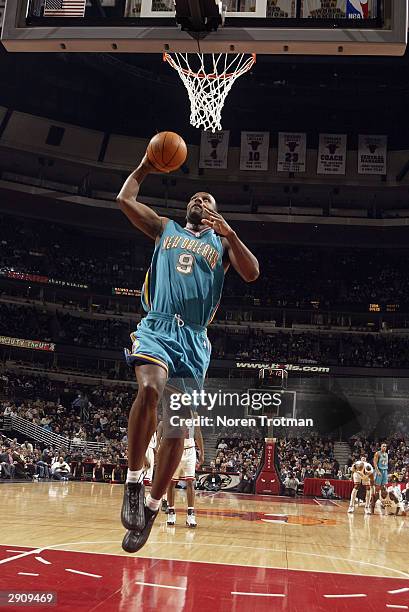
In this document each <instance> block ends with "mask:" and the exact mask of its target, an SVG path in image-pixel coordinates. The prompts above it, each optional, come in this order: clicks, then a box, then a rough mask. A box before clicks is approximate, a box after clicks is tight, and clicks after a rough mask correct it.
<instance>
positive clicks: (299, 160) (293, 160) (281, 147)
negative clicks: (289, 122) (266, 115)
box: [277, 132, 307, 172]
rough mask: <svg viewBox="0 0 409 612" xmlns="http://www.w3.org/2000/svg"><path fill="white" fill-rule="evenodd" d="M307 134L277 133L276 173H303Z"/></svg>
mask: <svg viewBox="0 0 409 612" xmlns="http://www.w3.org/2000/svg"><path fill="white" fill-rule="evenodd" d="M306 156H307V134H301V133H300V134H294V133H287V132H279V134H278V160H277V170H278V172H305V160H306Z"/></svg>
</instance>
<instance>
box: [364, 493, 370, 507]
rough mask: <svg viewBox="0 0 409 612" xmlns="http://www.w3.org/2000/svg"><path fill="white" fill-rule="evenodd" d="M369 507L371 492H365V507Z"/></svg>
mask: <svg viewBox="0 0 409 612" xmlns="http://www.w3.org/2000/svg"><path fill="white" fill-rule="evenodd" d="M370 505H371V492H370V491H367V492H366V497H365V507H366V508H369V507H370Z"/></svg>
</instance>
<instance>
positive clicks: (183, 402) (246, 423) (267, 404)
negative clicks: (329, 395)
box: [169, 389, 314, 427]
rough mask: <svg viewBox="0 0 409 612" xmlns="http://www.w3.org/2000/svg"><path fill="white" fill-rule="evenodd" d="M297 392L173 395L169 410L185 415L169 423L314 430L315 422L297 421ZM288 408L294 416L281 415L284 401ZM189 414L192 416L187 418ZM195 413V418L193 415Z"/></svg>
mask: <svg viewBox="0 0 409 612" xmlns="http://www.w3.org/2000/svg"><path fill="white" fill-rule="evenodd" d="M292 393H294V392H288V391H282V390H275V391H271V390H269V391H267V390H263V391H259V390H245V391H244V390H243V391H222V390H218V391H214V392H211V391H205V390H204V389H202V390H201V391H191V392H190V393H172V394H171V395H170V398H169V408H170V410H172V411H175V412H177V411H179V410H182V411H183V413H184V414H183V416H181V415H179V414H171V415H170V417H169V422H170V425H171V426H172V427H183V426H185V427H194V426H200V427H213V426H214V425H216V426H223V427H257V426H262V427H264V426H274V427H313V426H314V421H313V419H297V418H295V416H294V413H295V410H294V408H295V394H294V395H292ZM286 397H287V398H289V402H288V401H287V406H286V410H285V412H287V413H288V412H289V413H291V415H292V416H285V415H279V412H280V409H282V408H283V404H284V403H285V399H286ZM225 409H229V410H232V409H234V410H235V411H243V410H246V411H247V415H246V416H231V414H230V415H228V414H215V416H208V415H203V414H198V413H199V411H200V412H202V411H207V412H209V411H214V412H216V411H218V410H220V411H223V410H225ZM186 411H188V413H189V416H186ZM192 413H194V414H192Z"/></svg>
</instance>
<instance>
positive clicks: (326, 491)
mask: <svg viewBox="0 0 409 612" xmlns="http://www.w3.org/2000/svg"><path fill="white" fill-rule="evenodd" d="M321 495H322V497H323V498H324V499H335V489H334V486H333V485H332V484H331V483H330V481H329V480H326V481H325V484H324V485H323V486H322V487H321Z"/></svg>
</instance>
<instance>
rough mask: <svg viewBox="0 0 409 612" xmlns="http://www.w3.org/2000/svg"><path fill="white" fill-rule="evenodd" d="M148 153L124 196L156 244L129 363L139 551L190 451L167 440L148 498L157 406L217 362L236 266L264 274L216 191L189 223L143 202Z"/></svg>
mask: <svg viewBox="0 0 409 612" xmlns="http://www.w3.org/2000/svg"><path fill="white" fill-rule="evenodd" d="M153 171H154V169H153V167H152V166H151V165H150V163H149V161H148V159H147V157H146V155H145V157H144V158H143V160H142V162H141V164H140V165H139V166H138V168H137V169H136V170H135V171H134V172H133V173H132V174H131V175H130V176H129V177H128V178H127V180H126V181H125V183H124V185H123V187H122V189H121V191H120V193H119V195H118V197H117V201H118V203H119V206H120V208H121V210H122V211H123V212H124V213H125V214H126V216H127V217H128V219H129V220H130V221H131V223H132V224H133V225H134V226H135V227H136V228H137V229H138V230H140V231H142V232H144V233H145V234H146V235H147V236H149V237H150V238H151V239H152V240H154V241H155V250H154V254H153V257H152V263H151V266H150V268H149V270H148V272H147V274H146V277H145V283H144V286H143V290H142V305H143V307H144V309H145V310H146V311H147V313H148V314H147V316H146V317H145V318H144V319H142V321H141V323H140V324H139V325H138V329H137V330H136V332H135V333H133V334H132V335H131V338H132V341H133V344H132V351H131V352H130V351H128V350H127V351H126V359H127V362H128V365H130V366H131V367H133V368H134V369H135V375H136V379H137V382H138V393H137V396H136V399H135V401H134V403H133V405H132V408H131V411H130V414H129V422H128V466H129V467H128V473H127V479H126V484H125V490H124V499H123V505H122V511H121V519H122V524H123V525H124V527H125V528H126V529H127V533H126V534H125V537H124V539H123V542H122V547H123V549H124V550H126V551H127V552H136V551H138V550H139V549H140V548H142V546H143V545H144V544H145V542H146V541H147V539H148V537H149V533H150V531H151V529H152V525H153V522H154V520H155V518H156V516H157V513H158V508H159V505H160V500H161V498H162V496H163V494H164V493H165V491H166V490H167V488H168V486H169V483H170V480H171V478H172V475H173V474H174V472H175V470H176V468H177V466H178V465H179V462H180V459H181V456H182V453H183V447H184V442H183V437H181V436H173V437H170V436H169V435H168V436H166V434H165V436H164V437H163V440H162V442H161V445H160V448H159V451H158V455H157V465H156V470H155V475H154V479H153V484H152V489H151V492H150V494H149V495H148V496H147V499H146V501H144V487H143V483H142V482H141V475H142V468H143V461H144V455H145V451H146V448H147V446H148V444H149V440H150V438H151V437H152V435H153V432H154V431H155V429H156V413H157V407H158V404H159V402H160V400H161V397H162V395H163V392H164V389H165V386H166V384H167V383H168V381H169V380H170V381H171V382H172V379H174V378H178V379H182V380H183V379H186V378H190V379H193V380H194V381H195V383H196V385H197V386H198V387H200V388H201V387H202V385H203V381H204V378H205V374H206V371H207V368H208V365H209V361H210V352H211V346H210V343H209V340H208V338H207V332H206V328H207V326H208V325H209V323H210V322H211V320H212V318H213V316H214V314H215V312H216V310H217V306H218V304H219V301H220V298H221V293H222V288H223V281H224V274H225V273H226V271H227V270H228V268H229V266H230V265H232V266H233V268H235V270H236V271H237V272H238V273H239V275H240V276H241V277H242V278H243V280H245V281H246V282H251V281H254V280H256V279H257V277H258V275H259V266H258V261H257V259H256V258H255V256H254V255H253V254H252V253H251V252H250V251H249V249H248V248H247V247H246V246H245V245H244V244H243V242H242V241H241V240H240V239H239V237H238V236H237V234H236V232H235V231H234V230H233V229H232V228H231V227H230V225H229V224H228V223H227V222H226V221H225V220H224V219H223V217H222V216H221V215H220V214H219V213H218V212H217V205H216V201H215V199H214V198H213V196H211V195H210V194H209V193H205V192H199V193H196V194H194V195H193V196H192V197H191V199H190V201H189V202H188V204H187V210H186V225H185V227H182V226H181V225H179V224H178V223H176V222H175V221H172V220H170V219H168V218H167V217H160V216H159V215H157V214H156V212H154V211H153V210H152V209H151V208H149V207H148V206H146V205H145V204H142V203H140V202H138V201H137V200H136V198H137V195H138V192H139V188H140V185H141V183H142V181H143V180H144V179H145V178H146V176H147V175H148V174H149V173H151V172H153Z"/></svg>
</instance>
